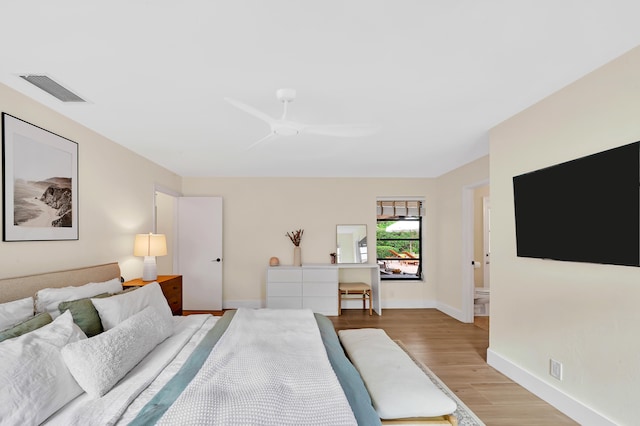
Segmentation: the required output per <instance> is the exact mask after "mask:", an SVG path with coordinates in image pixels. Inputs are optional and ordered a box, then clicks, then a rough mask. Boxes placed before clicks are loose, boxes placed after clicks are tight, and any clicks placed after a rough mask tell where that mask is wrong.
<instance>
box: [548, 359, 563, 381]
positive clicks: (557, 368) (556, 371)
mask: <svg viewBox="0 0 640 426" xmlns="http://www.w3.org/2000/svg"><path fill="white" fill-rule="evenodd" d="M549 374H551V377H555V378H556V379H558V380H562V363H561V362H560V361H556V360H555V359H553V358H550V359H549Z"/></svg>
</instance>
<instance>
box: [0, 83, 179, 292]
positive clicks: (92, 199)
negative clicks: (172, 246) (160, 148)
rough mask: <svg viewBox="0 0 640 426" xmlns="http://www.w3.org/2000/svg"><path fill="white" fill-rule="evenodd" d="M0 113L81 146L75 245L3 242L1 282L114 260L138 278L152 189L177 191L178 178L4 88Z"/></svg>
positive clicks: (1, 87) (0, 245) (128, 274)
mask: <svg viewBox="0 0 640 426" xmlns="http://www.w3.org/2000/svg"><path fill="white" fill-rule="evenodd" d="M71 108H91V106H82V105H73V106H72V107H71ZM0 110H2V111H3V112H6V113H8V114H11V115H13V116H15V117H18V118H20V119H22V120H25V121H27V122H29V123H32V124H34V125H36V126H39V127H42V128H44V129H47V130H49V131H51V132H53V133H56V134H58V135H60V136H63V137H65V138H68V139H71V140H72V141H74V142H77V143H78V162H79V166H78V180H79V186H78V188H79V195H78V197H79V199H78V202H79V203H78V204H79V206H78V207H79V210H80V211H79V216H78V222H79V237H80V239H79V240H77V241H46V242H36V241H29V242H0V278H5V277H11V276H18V275H26V274H33V273H37V272H47V271H54V270H60V269H67V268H74V267H82V266H87V265H93V264H99V263H106V262H113V261H117V262H119V263H120V267H121V269H122V273H123V275H124V277H125V278H127V279H129V278H134V277H137V276H139V275H140V274H141V272H142V259H141V258H137V257H134V256H133V255H132V250H133V238H134V235H135V234H136V233H140V232H149V231H151V230H152V216H153V210H152V202H153V191H154V184H155V183H159V184H162V185H163V186H165V187H168V188H173V189H174V190H179V189H180V177H179V176H177V175H175V174H173V173H170V172H169V171H167V170H166V169H163V168H161V167H160V166H157V165H155V164H154V163H152V162H150V161H148V160H146V159H144V158H142V157H140V156H139V155H136V154H134V153H133V152H131V151H129V150H127V149H125V148H123V147H122V146H120V145H117V144H115V143H113V142H111V141H110V140H108V139H106V138H104V137H102V136H100V135H98V134H96V133H95V132H92V131H90V130H88V129H87V128H85V127H83V126H80V125H78V124H77V123H75V122H73V121H71V120H69V119H67V118H65V117H64V116H62V115H60V114H57V113H54V112H52V111H51V110H49V109H48V108H47V107H45V106H43V105H41V104H38V103H36V102H34V101H32V100H31V99H29V98H27V97H25V96H23V95H21V94H19V93H18V92H15V91H14V90H12V89H9V88H8V87H6V86H4V85H2V84H0ZM0 167H1V166H0ZM0 194H2V189H0ZM3 214H4V212H0V215H3Z"/></svg>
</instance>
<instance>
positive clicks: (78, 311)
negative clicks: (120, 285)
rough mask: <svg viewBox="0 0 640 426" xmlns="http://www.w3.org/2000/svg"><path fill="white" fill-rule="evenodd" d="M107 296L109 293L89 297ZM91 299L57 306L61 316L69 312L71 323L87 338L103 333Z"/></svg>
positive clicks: (71, 301) (87, 298)
mask: <svg viewBox="0 0 640 426" xmlns="http://www.w3.org/2000/svg"><path fill="white" fill-rule="evenodd" d="M108 296H111V295H110V294H109V293H102V294H98V295H97V296H91V297H99V298H102V297H108ZM91 297H86V298H84V299H78V300H70V301H68V302H61V303H60V304H59V305H58V310H59V311H60V313H61V314H63V313H64V311H66V310H69V311H71V316H72V317H73V322H75V323H76V324H77V325H78V327H80V329H81V330H82V331H84V334H86V335H87V337H93V336H95V335H97V334H100V333H102V332H103V331H104V329H103V328H102V321H100V315H98V311H96V308H95V307H94V306H93V303H91Z"/></svg>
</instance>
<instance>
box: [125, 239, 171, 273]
mask: <svg viewBox="0 0 640 426" xmlns="http://www.w3.org/2000/svg"><path fill="white" fill-rule="evenodd" d="M166 254H167V238H166V237H165V235H164V234H152V233H151V232H149V233H148V234H137V235H136V240H135V243H134V245H133V255H134V256H144V266H143V269H142V281H154V280H156V279H157V278H158V269H157V267H156V256H165V255H166Z"/></svg>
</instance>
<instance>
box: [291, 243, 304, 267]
mask: <svg viewBox="0 0 640 426" xmlns="http://www.w3.org/2000/svg"><path fill="white" fill-rule="evenodd" d="M293 266H302V253H301V252H300V246H295V247H293Z"/></svg>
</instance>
